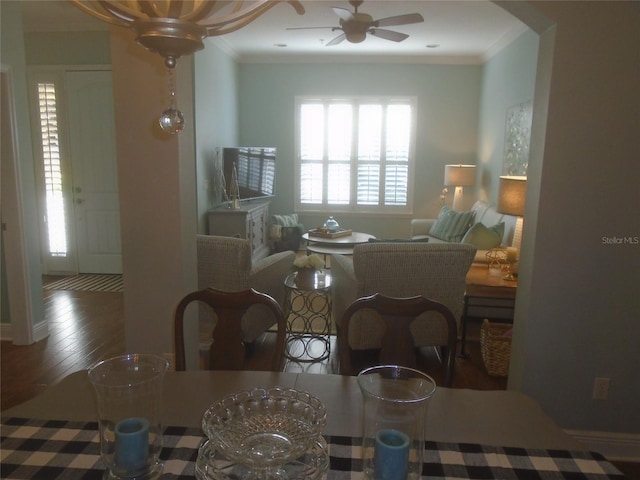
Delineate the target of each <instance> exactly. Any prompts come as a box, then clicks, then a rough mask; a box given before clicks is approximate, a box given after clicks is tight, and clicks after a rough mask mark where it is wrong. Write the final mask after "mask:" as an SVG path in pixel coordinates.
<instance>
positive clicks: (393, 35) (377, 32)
mask: <svg viewBox="0 0 640 480" xmlns="http://www.w3.org/2000/svg"><path fill="white" fill-rule="evenodd" d="M369 33H370V34H371V35H374V36H376V37H379V38H384V39H385V40H391V41H392V42H401V41H403V40H405V39H407V38H409V35H407V34H405V33H400V32H393V31H391V30H384V29H382V28H372V29H371V30H369Z"/></svg>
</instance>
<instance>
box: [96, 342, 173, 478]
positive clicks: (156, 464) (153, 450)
mask: <svg viewBox="0 0 640 480" xmlns="http://www.w3.org/2000/svg"><path fill="white" fill-rule="evenodd" d="M168 368H169V364H168V362H167V360H165V359H164V358H162V357H159V356H155V355H141V354H132V355H123V356H120V357H114V358H111V359H108V360H104V361H102V362H100V363H98V364H96V365H94V366H93V367H91V368H90V369H89V381H90V382H91V384H92V385H93V387H94V389H95V392H96V400H97V406H98V420H99V425H100V455H101V457H102V460H103V461H104V463H105V464H106V466H107V470H106V472H105V474H104V476H103V478H104V479H105V480H107V479H109V480H120V479H130V480H131V479H135V480H149V479H155V478H159V477H160V475H161V474H162V468H163V464H162V462H161V461H160V451H161V450H162V421H161V417H162V415H161V413H162V382H163V378H164V374H165V373H166V372H167V370H168Z"/></svg>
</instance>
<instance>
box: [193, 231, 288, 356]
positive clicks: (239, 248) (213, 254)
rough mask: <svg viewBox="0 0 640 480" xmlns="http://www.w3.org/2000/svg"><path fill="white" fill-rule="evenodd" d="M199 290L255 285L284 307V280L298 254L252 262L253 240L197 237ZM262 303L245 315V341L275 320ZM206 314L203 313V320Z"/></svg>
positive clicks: (227, 290)
mask: <svg viewBox="0 0 640 480" xmlns="http://www.w3.org/2000/svg"><path fill="white" fill-rule="evenodd" d="M196 241H197V250H198V289H199V290H203V289H205V288H213V289H216V290H221V291H225V292H239V291H243V290H248V289H250V288H253V289H254V290H257V291H259V292H262V293H266V294H268V295H270V296H271V297H273V298H274V299H275V300H276V301H277V302H278V303H279V304H280V306H281V307H283V302H284V279H285V278H286V276H287V275H288V274H289V273H291V269H292V267H293V260H294V258H295V253H294V252H291V251H286V252H280V253H276V254H274V255H270V256H268V257H266V258H263V259H262V260H260V261H258V262H256V263H255V264H252V263H251V242H250V241H249V240H246V239H241V238H233V237H218V236H213V235H198V236H197V240H196ZM264 308H266V307H264V306H263V305H256V306H254V307H251V308H250V309H249V310H248V311H247V314H246V315H245V316H244V317H243V318H242V332H243V336H244V341H245V342H248V343H249V342H253V341H254V340H256V338H258V337H259V336H260V335H261V334H262V333H263V332H265V331H266V330H268V329H269V328H270V327H271V326H272V325H273V324H274V323H275V320H274V317H273V316H272V315H270V314H264V313H265V312H263V311H261V309H264ZM206 317H207V315H204V314H201V315H200V318H201V320H202V319H204V318H206Z"/></svg>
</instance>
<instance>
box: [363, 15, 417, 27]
mask: <svg viewBox="0 0 640 480" xmlns="http://www.w3.org/2000/svg"><path fill="white" fill-rule="evenodd" d="M420 22H424V18H422V15H420V14H419V13H408V14H406V15H398V16H397V17H387V18H381V19H380V20H376V21H375V22H373V26H374V27H390V26H392V25H409V24H410V23H420Z"/></svg>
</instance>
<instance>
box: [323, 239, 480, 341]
mask: <svg viewBox="0 0 640 480" xmlns="http://www.w3.org/2000/svg"><path fill="white" fill-rule="evenodd" d="M475 251H476V249H475V247H473V246H471V245H467V244H453V243H442V244H430V243H367V244H362V245H356V246H355V247H354V249H353V256H352V257H347V256H343V255H333V256H332V258H331V277H332V287H333V318H334V320H335V321H336V324H337V327H338V329H340V324H339V322H340V319H341V318H342V316H343V314H344V312H345V310H346V309H347V307H348V306H349V305H350V304H351V303H352V302H353V301H354V300H356V299H357V298H361V297H365V296H369V295H373V294H375V293H380V294H382V295H385V296H389V297H412V296H423V297H425V298H428V299H430V300H433V301H436V302H439V303H442V304H444V305H445V306H446V307H447V308H448V309H449V310H451V313H453V316H454V317H455V320H456V326H457V327H458V328H459V325H460V317H461V315H462V310H463V306H464V291H465V277H466V274H467V271H468V270H469V266H470V265H471V263H472V262H473V257H474V255H475ZM384 331H385V325H384V322H382V321H381V320H380V319H379V318H376V317H375V316H374V315H371V314H369V315H367V313H366V312H363V313H361V314H360V315H356V316H354V317H353V318H352V319H351V322H350V325H349V332H348V335H347V338H348V339H349V346H350V347H351V348H352V349H354V350H366V349H379V348H380V347H381V338H382V335H384ZM411 334H412V336H413V340H414V344H415V346H428V345H434V343H433V339H434V338H438V339H439V338H441V337H442V335H443V332H439V331H434V330H433V327H430V326H429V323H428V321H427V320H426V319H425V318H424V317H423V318H418V319H417V320H416V321H415V322H413V324H412V325H411Z"/></svg>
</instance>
